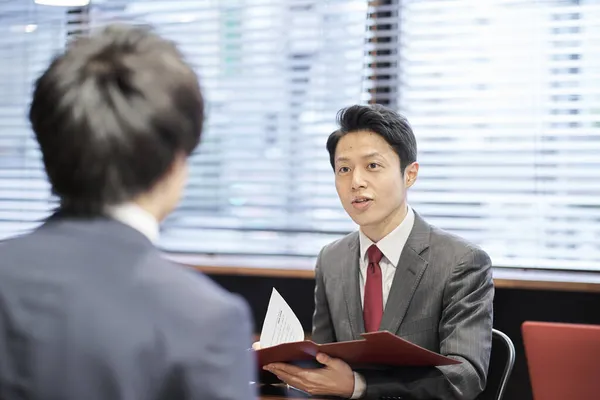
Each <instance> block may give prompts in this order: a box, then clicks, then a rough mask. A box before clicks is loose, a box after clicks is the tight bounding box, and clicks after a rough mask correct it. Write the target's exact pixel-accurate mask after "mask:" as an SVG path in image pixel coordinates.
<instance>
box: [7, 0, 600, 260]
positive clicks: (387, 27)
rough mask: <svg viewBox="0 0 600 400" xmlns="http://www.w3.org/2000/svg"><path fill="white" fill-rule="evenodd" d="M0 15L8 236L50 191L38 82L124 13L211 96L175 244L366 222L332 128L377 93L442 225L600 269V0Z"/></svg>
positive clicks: (220, 247)
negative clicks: (77, 41)
mask: <svg viewBox="0 0 600 400" xmlns="http://www.w3.org/2000/svg"><path fill="white" fill-rule="evenodd" d="M0 15H2V18H3V20H2V21H3V24H1V26H0V31H2V33H4V34H3V35H2V37H1V38H0V62H2V69H0V86H1V87H2V93H3V94H2V96H3V97H2V98H0V155H1V156H2V157H0V185H1V186H0V187H1V188H2V191H1V192H0V235H1V236H0V237H6V236H9V235H11V234H15V233H18V232H24V231H27V230H29V229H31V228H33V227H34V226H36V225H37V224H38V223H39V220H40V219H41V218H43V217H44V216H45V215H47V213H48V212H49V209H50V207H51V206H52V205H53V203H51V197H50V196H49V193H48V185H47V183H46V181H45V178H44V175H43V173H42V172H41V164H40V162H39V153H38V151H37V147H36V145H35V142H34V141H33V140H32V135H31V132H30V129H29V126H28V124H27V122H26V119H25V113H26V109H27V105H28V102H29V95H30V89H31V83H32V80H33V79H34V78H35V77H36V76H37V74H38V73H39V71H40V70H41V68H43V67H44V66H45V65H46V64H47V63H48V61H49V59H50V57H51V55H52V54H53V53H54V52H55V51H57V50H60V49H61V48H62V47H63V46H64V44H65V43H66V42H67V41H68V40H69V37H70V36H73V35H77V34H86V32H87V31H89V29H90V28H91V27H98V26H102V25H104V24H106V23H108V22H114V21H126V22H134V23H139V24H150V25H152V26H154V27H155V28H156V29H157V31H158V32H160V33H161V34H163V35H165V36H167V37H169V38H171V39H172V40H174V41H175V42H177V43H178V44H179V45H180V46H181V48H182V50H183V51H184V53H185V54H186V55H187V57H188V59H189V60H190V62H191V63H192V64H193V65H194V66H195V68H196V69H197V71H198V73H199V76H200V77H201V83H202V86H203V88H204V90H205V94H206V96H207V99H208V102H209V104H208V120H207V123H206V129H205V134H204V138H203V142H202V144H201V146H200V148H199V149H198V151H197V152H196V154H194V155H193V157H192V159H191V177H190V181H189V184H188V187H187V189H186V192H185V195H184V197H183V199H182V202H181V205H180V207H179V208H178V209H177V210H176V211H175V212H174V213H173V215H171V216H170V217H169V218H168V219H167V220H166V221H165V223H164V224H163V227H162V234H161V242H160V246H161V247H162V248H163V249H164V250H166V251H169V252H176V253H186V254H188V253H189V254H235V255H263V256H267V255H284V256H300V257H310V258H312V257H314V256H315V255H316V254H317V252H318V251H319V249H320V248H321V246H323V245H324V244H326V243H329V242H331V241H332V240H335V239H337V238H339V237H341V236H342V235H344V234H346V233H347V232H349V231H351V230H353V229H355V228H356V227H355V225H354V224H353V223H352V221H350V219H349V218H348V217H347V215H346V214H345V212H344V211H343V209H342V208H341V206H340V205H339V201H338V199H337V195H336V193H335V188H334V183H333V173H332V171H331V167H330V166H329V161H328V155H327V152H326V150H325V141H326V138H327V136H328V134H329V133H330V132H331V131H333V130H334V129H335V114H336V112H337V110H338V109H340V108H341V107H344V106H347V105H350V104H354V103H366V102H378V103H382V104H386V105H389V106H390V107H392V108H396V109H398V110H399V111H401V112H402V113H403V114H405V115H406V116H407V117H408V118H409V121H410V122H411V124H412V125H413V128H414V130H415V133H416V135H417V139H418V142H419V161H420V163H421V172H420V178H419V180H418V183H417V185H416V186H415V187H414V188H413V189H412V190H411V192H410V194H409V202H410V203H411V205H412V206H413V207H414V208H415V209H416V210H417V211H418V212H419V213H420V214H422V215H423V216H424V217H426V219H427V220H428V221H429V222H431V223H433V224H435V225H438V226H440V227H441V228H444V229H446V230H449V231H451V232H454V233H457V234H459V235H461V236H463V237H465V238H467V239H469V240H471V241H473V242H475V243H478V244H480V245H481V246H482V247H483V248H484V249H485V250H487V251H488V252H489V253H490V255H491V256H492V259H493V261H494V264H495V265H497V266H506V267H525V268H560V269H588V270H598V271H600V223H599V222H600V206H599V204H600V201H598V198H600V183H599V182H600V179H599V178H600V56H598V55H597V54H596V53H597V51H595V49H597V47H598V43H599V41H600V5H598V4H597V2H593V1H588V2H586V1H581V2H579V3H578V4H573V3H572V2H565V1H560V0H548V1H535V0H489V1H485V2H484V1H475V0H452V1H434V0H386V1H377V2H375V1H367V0H360V1H359V0H327V1H326V0H228V1H217V0H194V1H166V0H162V1H159V0H103V1H99V0H98V1H92V3H91V5H90V6H89V7H85V8H64V7H45V6H36V5H34V4H33V1H31V2H28V1H21V0H8V1H4V2H0ZM5 15H6V17H5ZM4 21H7V22H8V24H5V23H4ZM9 26H10V28H9ZM15 43H20V45H15ZM290 265H291V264H290ZM285 266H286V265H281V266H280V267H285Z"/></svg>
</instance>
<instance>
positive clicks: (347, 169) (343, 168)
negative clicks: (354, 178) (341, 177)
mask: <svg viewBox="0 0 600 400" xmlns="http://www.w3.org/2000/svg"><path fill="white" fill-rule="evenodd" d="M348 171H350V168H348V167H340V169H338V172H340V173H342V174H344V173H346V172H348Z"/></svg>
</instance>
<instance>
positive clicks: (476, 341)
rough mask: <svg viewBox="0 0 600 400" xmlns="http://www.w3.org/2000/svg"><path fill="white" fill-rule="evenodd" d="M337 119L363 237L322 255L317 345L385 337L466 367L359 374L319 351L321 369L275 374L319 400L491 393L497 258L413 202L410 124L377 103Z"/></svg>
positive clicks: (333, 150)
mask: <svg viewBox="0 0 600 400" xmlns="http://www.w3.org/2000/svg"><path fill="white" fill-rule="evenodd" d="M338 119H339V123H340V129H339V130H337V131H335V132H334V133H332V134H331V136H330V137H329V139H328V142H327V149H328V151H329V154H330V161H331V165H332V167H333V168H334V171H335V183H336V189H337V192H338V195H339V197H340V200H341V202H342V205H343V206H344V209H345V210H346V211H347V212H348V214H349V215H350V216H351V217H352V219H353V220H354V221H355V222H356V223H357V224H358V225H359V226H360V230H359V232H354V233H351V234H349V235H348V236H346V237H344V238H342V239H341V240H338V241H336V242H334V243H331V244H330V245H328V246H326V247H324V248H323V250H322V251H321V253H320V254H319V257H318V261H317V266H316V271H315V274H316V288H315V313H314V317H313V332H312V339H313V340H314V341H316V342H319V343H328V342H335V341H347V340H355V339H360V338H361V336H360V335H361V333H364V332H372V331H378V330H387V331H390V332H392V333H395V334H396V335H398V336H400V337H402V338H405V339H407V340H409V341H410V342H413V343H416V344H418V345H419V346H422V347H424V348H427V349H429V350H432V351H435V352H439V353H441V354H443V355H446V356H448V357H451V358H455V359H457V360H459V361H461V364H457V365H452V366H444V367H437V368H434V367H428V368H425V367H419V368H408V367H406V368H391V369H365V370H360V371H352V370H351V368H350V367H349V366H348V365H347V364H346V363H345V362H343V361H342V360H339V359H334V358H332V357H328V356H327V355H324V354H319V355H317V360H318V361H319V362H320V363H322V364H324V367H323V368H319V369H313V370H310V369H301V368H298V367H295V366H292V365H286V364H279V363H277V364H272V365H269V366H267V368H266V369H267V370H269V371H271V372H273V373H275V374H276V375H277V376H278V377H279V378H280V379H282V380H284V381H285V382H287V383H289V384H290V385H292V386H294V387H296V388H298V389H301V390H305V391H307V392H310V393H312V394H321V395H336V396H342V397H346V398H353V399H354V398H380V397H387V398H402V399H463V400H470V399H474V398H475V397H476V396H477V395H478V394H479V393H480V392H481V391H482V390H483V389H484V388H485V384H486V377H487V370H488V365H489V357H490V350H491V338H492V301H493V296H494V287H493V281H492V270H491V262H490V259H489V257H488V256H487V254H486V253H485V252H484V251H482V250H481V249H479V248H478V247H476V246H474V245H472V244H470V243H468V242H466V241H465V240H463V239H461V238H459V237H456V236H454V235H451V234H449V233H447V232H444V231H442V230H440V229H438V228H435V227H433V226H431V225H429V224H428V223H427V222H425V221H424V220H423V218H421V217H420V216H419V214H417V213H416V212H415V211H414V210H412V209H411V207H410V206H408V204H407V201H406V192H407V189H408V188H409V187H411V186H412V185H413V184H414V182H415V180H416V178H417V174H418V170H419V165H418V163H417V162H416V155H417V146H416V140H415V137H414V135H413V132H412V129H411V127H410V125H409V124H408V122H407V121H406V119H404V118H403V117H401V116H400V115H398V114H396V113H395V112H393V111H391V110H388V109H386V108H384V107H382V106H377V105H375V106H352V107H349V108H347V109H344V110H342V111H341V112H340V114H339V115H338Z"/></svg>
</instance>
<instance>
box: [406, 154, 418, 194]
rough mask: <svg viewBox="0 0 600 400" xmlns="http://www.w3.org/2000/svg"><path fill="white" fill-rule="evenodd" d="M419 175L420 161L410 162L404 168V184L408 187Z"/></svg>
mask: <svg viewBox="0 0 600 400" xmlns="http://www.w3.org/2000/svg"><path fill="white" fill-rule="evenodd" d="M418 175H419V163H418V162H416V161H415V162H414V163H412V164H409V165H407V166H406V168H405V169H404V185H405V186H406V188H407V189H408V188H409V187H411V186H412V185H414V184H415V182H416V181H417V176H418Z"/></svg>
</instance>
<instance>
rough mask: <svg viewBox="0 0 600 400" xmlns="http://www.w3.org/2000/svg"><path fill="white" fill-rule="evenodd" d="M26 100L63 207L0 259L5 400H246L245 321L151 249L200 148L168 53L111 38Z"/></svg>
mask: <svg viewBox="0 0 600 400" xmlns="http://www.w3.org/2000/svg"><path fill="white" fill-rule="evenodd" d="M34 89H35V90H34V94H33V101H32V104H31V110H30V120H31V123H32V126H33V130H34V131H35V135H36V138H37V140H38V142H39V145H40V149H41V152H42V156H43V160H44V165H45V168H46V172H47V174H48V178H49V181H50V183H51V185H52V190H53V192H54V194H55V195H56V196H57V197H58V199H59V201H60V207H59V210H58V211H57V212H56V213H55V214H54V215H53V216H52V217H50V218H49V219H48V221H46V222H45V223H44V224H43V225H42V226H41V227H40V228H39V229H37V230H35V231H34V232H32V233H30V234H26V235H24V236H21V237H17V238H14V239H11V240H8V241H6V242H3V243H2V244H0V398H1V399H3V400H10V399H30V400H35V399H44V400H52V399H56V400H58V399H60V400H69V399H72V400H84V399H85V400H94V399H98V400H101V399H102V400H108V399H110V400H126V399H127V400H141V399H235V400H239V399H251V398H254V397H255V394H254V391H253V390H252V389H251V387H250V384H249V382H250V381H251V380H253V379H254V374H255V371H254V370H255V365H254V360H253V358H252V354H251V353H250V352H248V351H247V349H248V347H249V346H250V343H251V332H252V327H251V322H250V316H249V312H248V308H247V305H246V304H245V302H244V301H242V300H241V299H240V298H238V297H236V296H234V295H232V294H229V293H227V292H225V291H224V290H222V289H221V288H219V287H217V286H216V285H215V284H214V283H212V282H211V281H210V280H209V279H208V278H206V277H204V276H200V275H199V274H197V273H194V272H192V271H190V270H187V269H186V268H184V267H183V266H179V265H175V264H173V263H170V262H168V261H166V260H165V259H163V258H162V257H161V254H160V252H159V251H158V250H157V249H156V248H155V247H154V245H153V243H154V242H155V241H156V239H157V236H158V233H159V225H158V224H159V221H161V220H162V219H164V218H165V217H166V216H167V215H168V214H169V212H171V210H172V209H173V208H174V207H175V206H176V204H177V202H178V200H179V197H180V195H181V192H182V190H183V187H184V184H185V181H186V174H187V158H188V156H189V155H190V153H191V152H192V151H193V150H194V148H195V147H196V145H197V144H198V142H199V140H200V135H201V131H202V124H203V119H204V117H203V99H202V95H201V92H200V88H199V85H198V81H197V77H196V75H195V73H194V72H193V71H192V69H191V68H190V67H189V66H188V65H187V64H186V62H185V61H184V59H183V57H182V56H181V54H180V53H179V51H178V50H177V48H176V47H175V46H174V45H173V44H172V43H170V42H168V41H166V40H163V39H161V38H160V37H158V36H157V35H155V34H153V33H151V32H149V31H147V30H145V29H141V28H129V27H126V26H113V27H109V28H108V29H106V30H105V31H103V32H101V33H99V34H98V35H94V36H91V37H87V38H80V39H78V40H76V41H75V42H74V43H73V44H72V45H71V46H70V48H69V49H68V50H67V51H66V52H65V53H64V54H62V55H59V56H58V57H57V58H56V59H55V60H54V61H53V62H52V63H51V65H50V66H49V68H48V69H47V70H46V71H45V72H44V73H43V75H42V76H41V77H40V78H39V80H38V81H37V82H36V85H35V88H34Z"/></svg>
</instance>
